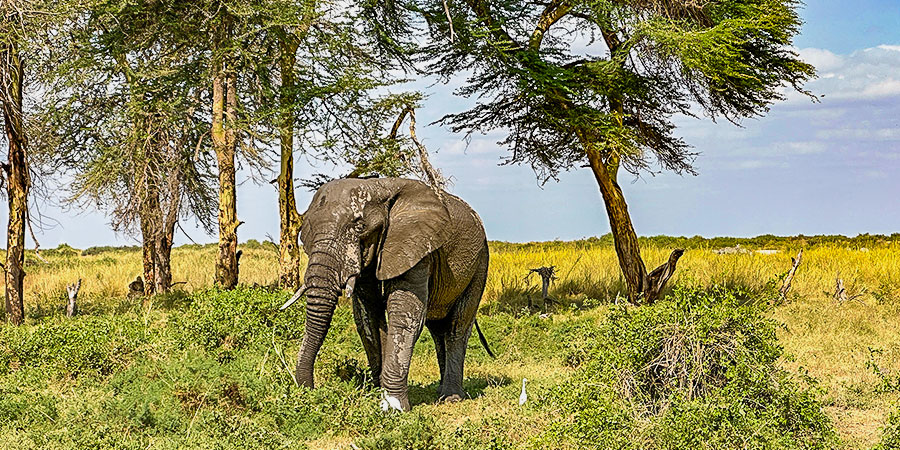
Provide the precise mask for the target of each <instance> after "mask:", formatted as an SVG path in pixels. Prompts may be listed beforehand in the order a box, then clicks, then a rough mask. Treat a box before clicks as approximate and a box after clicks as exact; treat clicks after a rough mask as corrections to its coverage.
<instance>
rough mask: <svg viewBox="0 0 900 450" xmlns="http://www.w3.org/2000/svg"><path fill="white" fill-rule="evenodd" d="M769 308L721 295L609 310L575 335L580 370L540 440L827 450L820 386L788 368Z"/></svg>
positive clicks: (689, 294)
mask: <svg viewBox="0 0 900 450" xmlns="http://www.w3.org/2000/svg"><path fill="white" fill-rule="evenodd" d="M766 312H767V310H766V306H765V304H764V303H763V302H760V301H755V300H752V299H747V298H745V297H744V296H743V295H741V294H740V293H736V292H731V291H728V290H725V289H723V288H712V289H710V290H708V291H707V290H703V289H700V288H695V287H683V286H682V287H679V288H677V289H676V290H675V291H674V293H673V294H672V296H671V297H670V298H668V299H666V300H665V301H662V302H659V303H657V304H655V305H653V306H650V307H642V308H625V307H617V308H613V309H611V310H610V312H609V314H608V316H607V318H606V321H605V322H604V323H603V324H602V325H601V326H600V328H599V329H592V328H590V327H583V328H577V329H573V330H572V331H573V341H574V342H591V341H592V342H593V343H592V344H590V345H589V346H588V347H587V348H585V347H583V346H580V345H579V346H575V350H574V351H573V350H570V351H569V354H570V355H572V356H570V359H572V360H573V361H574V362H575V363H580V364H579V369H578V371H577V372H576V373H575V375H574V376H573V377H572V379H571V380H568V381H567V382H566V383H561V384H560V385H559V386H557V387H555V388H553V389H552V390H551V391H550V393H549V394H548V396H547V399H546V402H547V406H545V408H549V409H556V408H559V409H560V410H561V411H562V412H561V413H560V418H559V419H558V420H557V422H556V423H555V424H553V425H551V426H550V427H549V429H548V430H547V432H546V433H545V435H544V436H543V437H542V439H543V440H545V441H546V442H553V441H554V440H562V441H563V442H570V443H572V444H573V445H576V446H579V447H585V448H697V447H698V446H708V447H711V448H736V449H737V448H830V447H831V446H833V445H834V444H835V443H836V437H835V433H834V431H833V429H832V425H831V422H830V420H829V419H828V417H827V416H826V415H825V413H824V412H823V410H822V408H821V405H820V404H819V402H818V400H817V395H818V391H817V390H816V388H815V386H814V385H811V380H809V379H803V380H802V381H801V382H798V381H796V380H794V379H793V378H792V377H791V376H789V374H788V373H786V372H784V371H783V370H782V369H781V368H780V367H779V358H781V357H782V355H783V351H782V348H781V346H779V345H778V342H777V340H776V336H775V332H776V330H777V327H778V325H777V323H776V322H774V321H773V320H772V319H770V318H768V315H767V314H766Z"/></svg>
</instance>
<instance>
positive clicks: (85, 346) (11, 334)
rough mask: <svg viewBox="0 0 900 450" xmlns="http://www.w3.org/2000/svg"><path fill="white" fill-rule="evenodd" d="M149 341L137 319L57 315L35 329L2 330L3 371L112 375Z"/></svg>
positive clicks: (148, 334)
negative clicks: (22, 370)
mask: <svg viewBox="0 0 900 450" xmlns="http://www.w3.org/2000/svg"><path fill="white" fill-rule="evenodd" d="M150 338H151V336H150V331H149V330H147V329H146V328H145V327H144V326H143V324H141V323H140V322H139V321H138V320H137V319H136V318H135V317H123V318H119V317H90V316H83V317H78V318H76V319H74V320H60V318H59V317H58V316H57V317H56V318H54V319H47V320H46V321H44V322H41V323H39V324H37V325H35V326H33V327H27V328H16V327H3V328H0V352H2V353H0V361H2V362H3V364H2V365H0V373H4V374H6V373H9V372H10V371H13V370H17V369H30V370H40V371H41V373H43V374H44V375H49V376H64V375H66V376H79V375H100V376H102V375H108V374H110V373H113V372H114V371H116V370H118V369H121V368H123V367H126V366H127V365H128V364H129V363H130V362H131V360H132V359H133V358H134V356H135V355H134V353H135V352H136V351H138V350H139V349H140V348H141V346H142V345H144V344H146V343H147V342H148V341H149V340H150Z"/></svg>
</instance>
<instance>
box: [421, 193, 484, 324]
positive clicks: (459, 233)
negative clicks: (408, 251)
mask: <svg viewBox="0 0 900 450" xmlns="http://www.w3.org/2000/svg"><path fill="white" fill-rule="evenodd" d="M445 199H446V206H447V210H448V211H449V213H450V223H451V224H450V226H451V227H452V229H451V233H450V239H449V240H448V241H447V243H446V244H444V245H443V246H442V247H441V248H440V249H438V250H437V251H435V252H434V254H433V257H434V267H435V270H434V272H433V274H432V279H431V286H430V293H429V297H430V300H429V302H430V306H429V308H428V319H429V320H437V319H442V318H444V317H446V315H447V314H448V313H449V311H450V309H451V308H452V306H453V303H454V302H455V301H456V299H457V298H458V297H459V296H460V295H461V294H462V293H463V291H464V290H465V289H466V288H467V287H468V286H469V283H471V281H472V279H473V278H474V277H475V276H483V275H484V274H483V273H479V272H483V271H485V270H486V265H485V264H481V261H480V259H481V258H485V257H486V255H487V237H486V235H485V231H484V224H483V223H482V222H481V218H480V217H479V216H478V213H476V212H475V210H473V209H472V207H470V206H469V205H468V204H467V203H466V202H464V201H463V200H462V199H460V198H459V197H456V196H454V195H451V194H445Z"/></svg>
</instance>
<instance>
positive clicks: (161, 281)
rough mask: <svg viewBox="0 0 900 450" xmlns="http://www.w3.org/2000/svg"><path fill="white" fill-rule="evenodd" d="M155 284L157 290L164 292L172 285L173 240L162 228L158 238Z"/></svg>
mask: <svg viewBox="0 0 900 450" xmlns="http://www.w3.org/2000/svg"><path fill="white" fill-rule="evenodd" d="M154 272H155V275H156V278H154V284H156V292H158V293H160V294H163V293H166V292H169V289H170V288H171V287H172V241H171V239H170V238H169V236H167V233H163V232H162V230H160V233H159V239H157V240H156V267H155V271H154Z"/></svg>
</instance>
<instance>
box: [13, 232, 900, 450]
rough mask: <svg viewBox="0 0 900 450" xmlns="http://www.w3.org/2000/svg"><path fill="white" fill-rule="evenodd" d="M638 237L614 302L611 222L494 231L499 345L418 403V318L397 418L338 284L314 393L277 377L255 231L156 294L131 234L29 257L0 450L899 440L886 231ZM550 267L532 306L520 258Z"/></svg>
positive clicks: (899, 383)
mask: <svg viewBox="0 0 900 450" xmlns="http://www.w3.org/2000/svg"><path fill="white" fill-rule="evenodd" d="M737 244H740V247H735V245H737ZM641 245H642V252H643V255H644V259H645V261H647V262H648V264H651V265H654V264H660V263H662V262H663V261H664V260H665V259H666V258H667V256H668V254H669V252H671V251H672V249H674V248H678V247H681V248H686V249H687V252H686V253H685V255H684V257H683V258H682V259H681V260H680V261H679V265H678V270H677V272H676V275H675V277H674V278H673V280H672V281H671V282H670V286H669V288H668V289H667V295H666V297H665V299H663V300H661V301H659V302H656V303H655V304H653V305H641V306H635V305H631V304H628V303H627V302H626V301H625V300H624V298H623V293H624V285H623V283H622V280H621V276H620V275H619V274H620V270H619V267H618V264H617V261H616V255H615V251H614V249H613V247H612V241H611V239H610V238H609V236H604V237H601V238H592V239H588V240H584V241H576V242H544V243H529V244H510V243H502V242H492V243H491V263H490V273H489V278H488V284H487V288H486V290H485V294H484V298H483V300H482V302H481V307H480V311H479V316H478V320H479V324H480V326H481V329H482V330H483V331H484V333H485V335H486V338H487V340H488V342H489V343H490V345H491V346H492V348H493V351H494V352H495V353H496V358H491V357H490V356H488V355H487V353H486V352H485V350H484V349H483V348H482V347H481V345H480V343H479V341H478V339H477V338H475V337H474V336H473V338H472V339H471V340H470V342H469V348H468V354H467V357H466V373H465V376H466V381H465V389H466V391H467V392H468V394H469V395H470V397H471V398H470V399H468V400H465V401H462V402H459V403H451V404H437V403H436V400H437V398H436V389H437V386H438V383H439V374H438V366H437V363H436V359H435V356H434V345H433V343H432V342H431V337H430V336H429V335H428V333H427V331H426V332H424V333H423V334H422V337H421V338H420V339H419V341H418V344H417V345H416V348H415V356H414V359H413V364H412V370H411V373H410V390H411V402H412V404H413V410H412V411H411V412H410V413H403V414H399V413H387V412H382V411H381V409H380V408H379V392H378V391H377V390H376V389H375V388H374V387H372V385H371V383H370V379H369V375H368V372H367V369H366V363H365V354H364V352H363V349H362V345H361V343H360V340H359V337H358V336H357V334H356V329H355V326H354V323H353V318H352V313H351V311H350V307H349V305H348V303H347V301H346V300H345V299H342V300H341V303H340V305H339V306H338V311H337V312H336V314H335V317H334V320H333V324H332V327H331V330H330V332H329V334H328V337H327V339H326V342H325V344H324V347H323V349H322V351H321V352H320V354H319V358H318V360H317V363H316V383H317V388H316V389H314V390H306V389H301V388H299V387H297V386H296V385H295V384H294V381H293V379H292V376H291V374H292V370H293V361H294V358H295V357H296V354H297V351H298V348H299V344H300V339H301V338H302V335H303V322H304V309H303V306H302V305H300V304H298V305H295V306H293V307H291V308H289V309H287V310H286V311H278V307H279V306H280V305H281V304H282V303H284V301H285V300H286V299H287V298H288V297H289V296H290V295H291V293H290V292H286V291H283V290H280V289H278V288H277V287H276V286H275V281H276V280H277V272H278V270H277V261H278V255H277V250H276V248H275V247H274V245H272V244H271V243H268V242H265V243H259V242H256V241H249V242H247V243H245V244H243V245H241V249H242V250H243V252H244V253H243V257H242V258H241V261H240V282H241V285H240V286H239V287H238V288H237V289H235V290H231V291H223V290H218V289H216V288H215V287H214V286H213V275H214V274H213V267H214V258H215V252H216V248H215V246H214V245H210V246H200V245H187V246H181V247H178V248H176V249H175V250H174V251H173V254H172V270H173V274H174V278H175V281H176V282H183V283H180V284H178V286H177V288H176V291H175V292H173V293H169V294H165V295H160V296H155V297H152V298H142V297H134V296H128V295H127V285H128V283H129V282H130V281H131V280H133V279H134V278H135V276H136V275H138V274H140V273H141V254H140V250H139V248H133V249H131V248H90V249H73V248H71V247H68V246H65V245H62V246H60V247H59V248H56V249H52V250H44V251H42V252H41V255H40V258H38V257H37V256H36V255H35V254H34V253H29V254H28V255H27V261H26V266H25V269H26V271H27V274H28V275H27V277H26V278H25V283H26V292H27V294H26V297H25V304H26V324H25V326H22V327H12V326H7V325H0V447H2V448H16V449H18V448H134V449H137V448H141V449H147V448H151V449H152V448H159V449H162V448H310V449H332V448H342V449H431V448H434V449H469V448H490V449H506V448H611V449H612V448H615V449H627V448H671V449H674V448H716V449H720V448H735V449H737V448H785V449H787V448H847V449H874V448H877V449H889V448H900V236H898V235H894V236H859V237H856V238H842V237H828V238H822V237H819V238H816V237H813V238H810V237H796V238H774V237H771V238H755V239H744V240H738V239H701V238H692V239H688V238H663V237H659V238H647V239H643V240H642V242H641ZM722 247H731V251H730V252H726V253H722V252H716V250H717V249H720V248H722ZM801 248H802V249H803V250H804V253H803V258H802V263H801V265H800V266H799V269H798V270H797V273H796V276H795V277H794V279H793V282H792V286H791V289H790V290H789V291H788V294H787V297H786V298H785V299H782V298H781V297H780V296H779V294H778V289H779V288H780V287H781V285H782V278H783V277H784V276H785V274H786V273H787V271H788V269H789V268H790V266H791V257H792V256H795V255H796V254H797V252H798V250H799V249H801ZM757 250H775V251H765V252H758V251H757ZM550 265H553V266H555V267H556V272H557V277H558V278H557V279H556V280H554V281H553V283H552V284H551V286H550V297H551V298H552V301H551V302H549V303H547V302H544V301H543V300H542V299H541V290H540V278H539V277H538V276H537V275H535V274H531V275H529V269H531V268H535V267H539V266H550ZM78 279H81V280H82V288H81V291H80V294H79V304H78V306H79V314H78V315H77V316H75V317H72V318H67V317H65V314H64V309H65V302H66V293H65V287H66V285H68V284H71V283H74V282H75V281H76V280H78ZM838 279H840V280H841V281H842V282H843V286H844V289H845V292H844V295H843V296H840V295H838V296H835V289H836V284H837V280H838ZM523 379H527V380H528V382H527V385H526V386H527V387H526V389H527V396H528V399H527V401H526V402H525V403H524V404H522V405H520V404H519V397H520V394H521V390H522V380H523Z"/></svg>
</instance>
